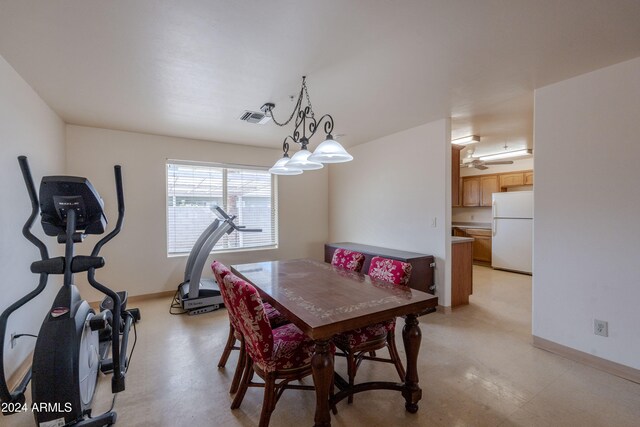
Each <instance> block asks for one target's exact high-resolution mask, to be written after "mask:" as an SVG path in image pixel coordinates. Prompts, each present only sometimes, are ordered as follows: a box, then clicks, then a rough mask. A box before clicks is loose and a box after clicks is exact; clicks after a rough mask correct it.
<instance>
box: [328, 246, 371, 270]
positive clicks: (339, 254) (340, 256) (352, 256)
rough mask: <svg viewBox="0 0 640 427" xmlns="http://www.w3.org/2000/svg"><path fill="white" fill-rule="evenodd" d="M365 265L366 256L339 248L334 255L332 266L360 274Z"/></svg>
mask: <svg viewBox="0 0 640 427" xmlns="http://www.w3.org/2000/svg"><path fill="white" fill-rule="evenodd" d="M363 264H364V255H362V254H361V253H360V252H356V251H350V250H348V249H342V248H338V249H336V251H335V252H334V253H333V258H332V259H331V265H332V266H334V267H338V268H342V269H345V270H349V271H356V272H358V273H359V272H360V271H361V270H362V265H363Z"/></svg>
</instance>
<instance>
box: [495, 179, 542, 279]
mask: <svg viewBox="0 0 640 427" xmlns="http://www.w3.org/2000/svg"><path fill="white" fill-rule="evenodd" d="M492 209H493V211H492V213H493V222H492V224H491V228H492V230H493V239H492V240H491V267H493V268H498V269H502V270H510V271H517V272H521V273H528V274H531V271H532V269H531V264H532V261H531V259H532V245H533V191H511V192H505V193H493V203H492Z"/></svg>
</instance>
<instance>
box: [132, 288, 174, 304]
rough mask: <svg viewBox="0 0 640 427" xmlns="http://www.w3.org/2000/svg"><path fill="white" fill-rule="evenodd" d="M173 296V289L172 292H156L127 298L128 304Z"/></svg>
mask: <svg viewBox="0 0 640 427" xmlns="http://www.w3.org/2000/svg"><path fill="white" fill-rule="evenodd" d="M175 294H176V291H175V289H174V290H173V291H162V292H156V293H153V294H144V295H134V296H132V297H129V302H140V301H148V300H150V299H156V298H166V297H172V296H174V295H175Z"/></svg>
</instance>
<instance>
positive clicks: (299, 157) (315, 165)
mask: <svg viewBox="0 0 640 427" xmlns="http://www.w3.org/2000/svg"><path fill="white" fill-rule="evenodd" d="M310 155H311V151H309V150H306V149H305V150H300V151H298V152H297V153H296V154H294V155H293V157H292V158H291V160H289V162H288V163H287V168H294V169H301V170H303V171H311V170H316V169H322V168H323V167H324V165H323V164H322V163H319V162H312V161H311V160H309V156H310Z"/></svg>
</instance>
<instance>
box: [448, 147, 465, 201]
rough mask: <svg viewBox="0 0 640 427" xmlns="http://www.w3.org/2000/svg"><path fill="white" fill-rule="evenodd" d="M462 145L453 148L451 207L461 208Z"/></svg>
mask: <svg viewBox="0 0 640 427" xmlns="http://www.w3.org/2000/svg"><path fill="white" fill-rule="evenodd" d="M463 148H464V147H463V146H460V145H452V146H451V205H452V206H460V150H462V149H463Z"/></svg>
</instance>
